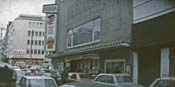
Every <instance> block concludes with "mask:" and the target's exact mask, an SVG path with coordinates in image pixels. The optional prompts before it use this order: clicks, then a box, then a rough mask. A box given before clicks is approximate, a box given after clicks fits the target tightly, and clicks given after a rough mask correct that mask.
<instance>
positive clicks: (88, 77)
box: [79, 74, 90, 79]
mask: <svg viewBox="0 0 175 87" xmlns="http://www.w3.org/2000/svg"><path fill="white" fill-rule="evenodd" d="M79 76H80V79H90V75H89V74H79Z"/></svg>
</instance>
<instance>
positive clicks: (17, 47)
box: [7, 15, 45, 64]
mask: <svg viewBox="0 0 175 87" xmlns="http://www.w3.org/2000/svg"><path fill="white" fill-rule="evenodd" d="M7 34H8V35H7V37H8V41H7V44H8V46H7V52H8V53H7V57H8V58H9V60H10V63H12V64H14V63H16V62H29V61H30V62H31V61H32V63H36V62H40V63H41V62H44V59H45V56H44V37H45V19H44V17H43V16H35V15H19V17H17V18H16V19H15V20H14V21H13V22H12V23H11V24H10V26H9V27H8V33H7Z"/></svg>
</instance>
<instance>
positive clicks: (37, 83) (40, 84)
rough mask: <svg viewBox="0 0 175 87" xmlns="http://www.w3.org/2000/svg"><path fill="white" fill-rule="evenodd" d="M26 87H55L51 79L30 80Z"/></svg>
mask: <svg viewBox="0 0 175 87" xmlns="http://www.w3.org/2000/svg"><path fill="white" fill-rule="evenodd" d="M28 87H56V85H55V83H54V81H53V80H52V79H30V80H29V84H28Z"/></svg>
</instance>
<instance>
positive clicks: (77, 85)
mask: <svg viewBox="0 0 175 87" xmlns="http://www.w3.org/2000/svg"><path fill="white" fill-rule="evenodd" d="M60 87H119V86H117V85H113V84H103V83H96V82H72V83H67V84H64V85H61V86H60Z"/></svg>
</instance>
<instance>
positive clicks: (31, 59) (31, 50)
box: [29, 30, 34, 63]
mask: <svg viewBox="0 0 175 87" xmlns="http://www.w3.org/2000/svg"><path fill="white" fill-rule="evenodd" d="M31 33H32V34H31V40H30V42H31V44H30V59H29V60H30V61H29V62H30V63H31V62H32V53H33V52H32V45H33V34H34V31H33V30H32V32H31Z"/></svg>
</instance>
